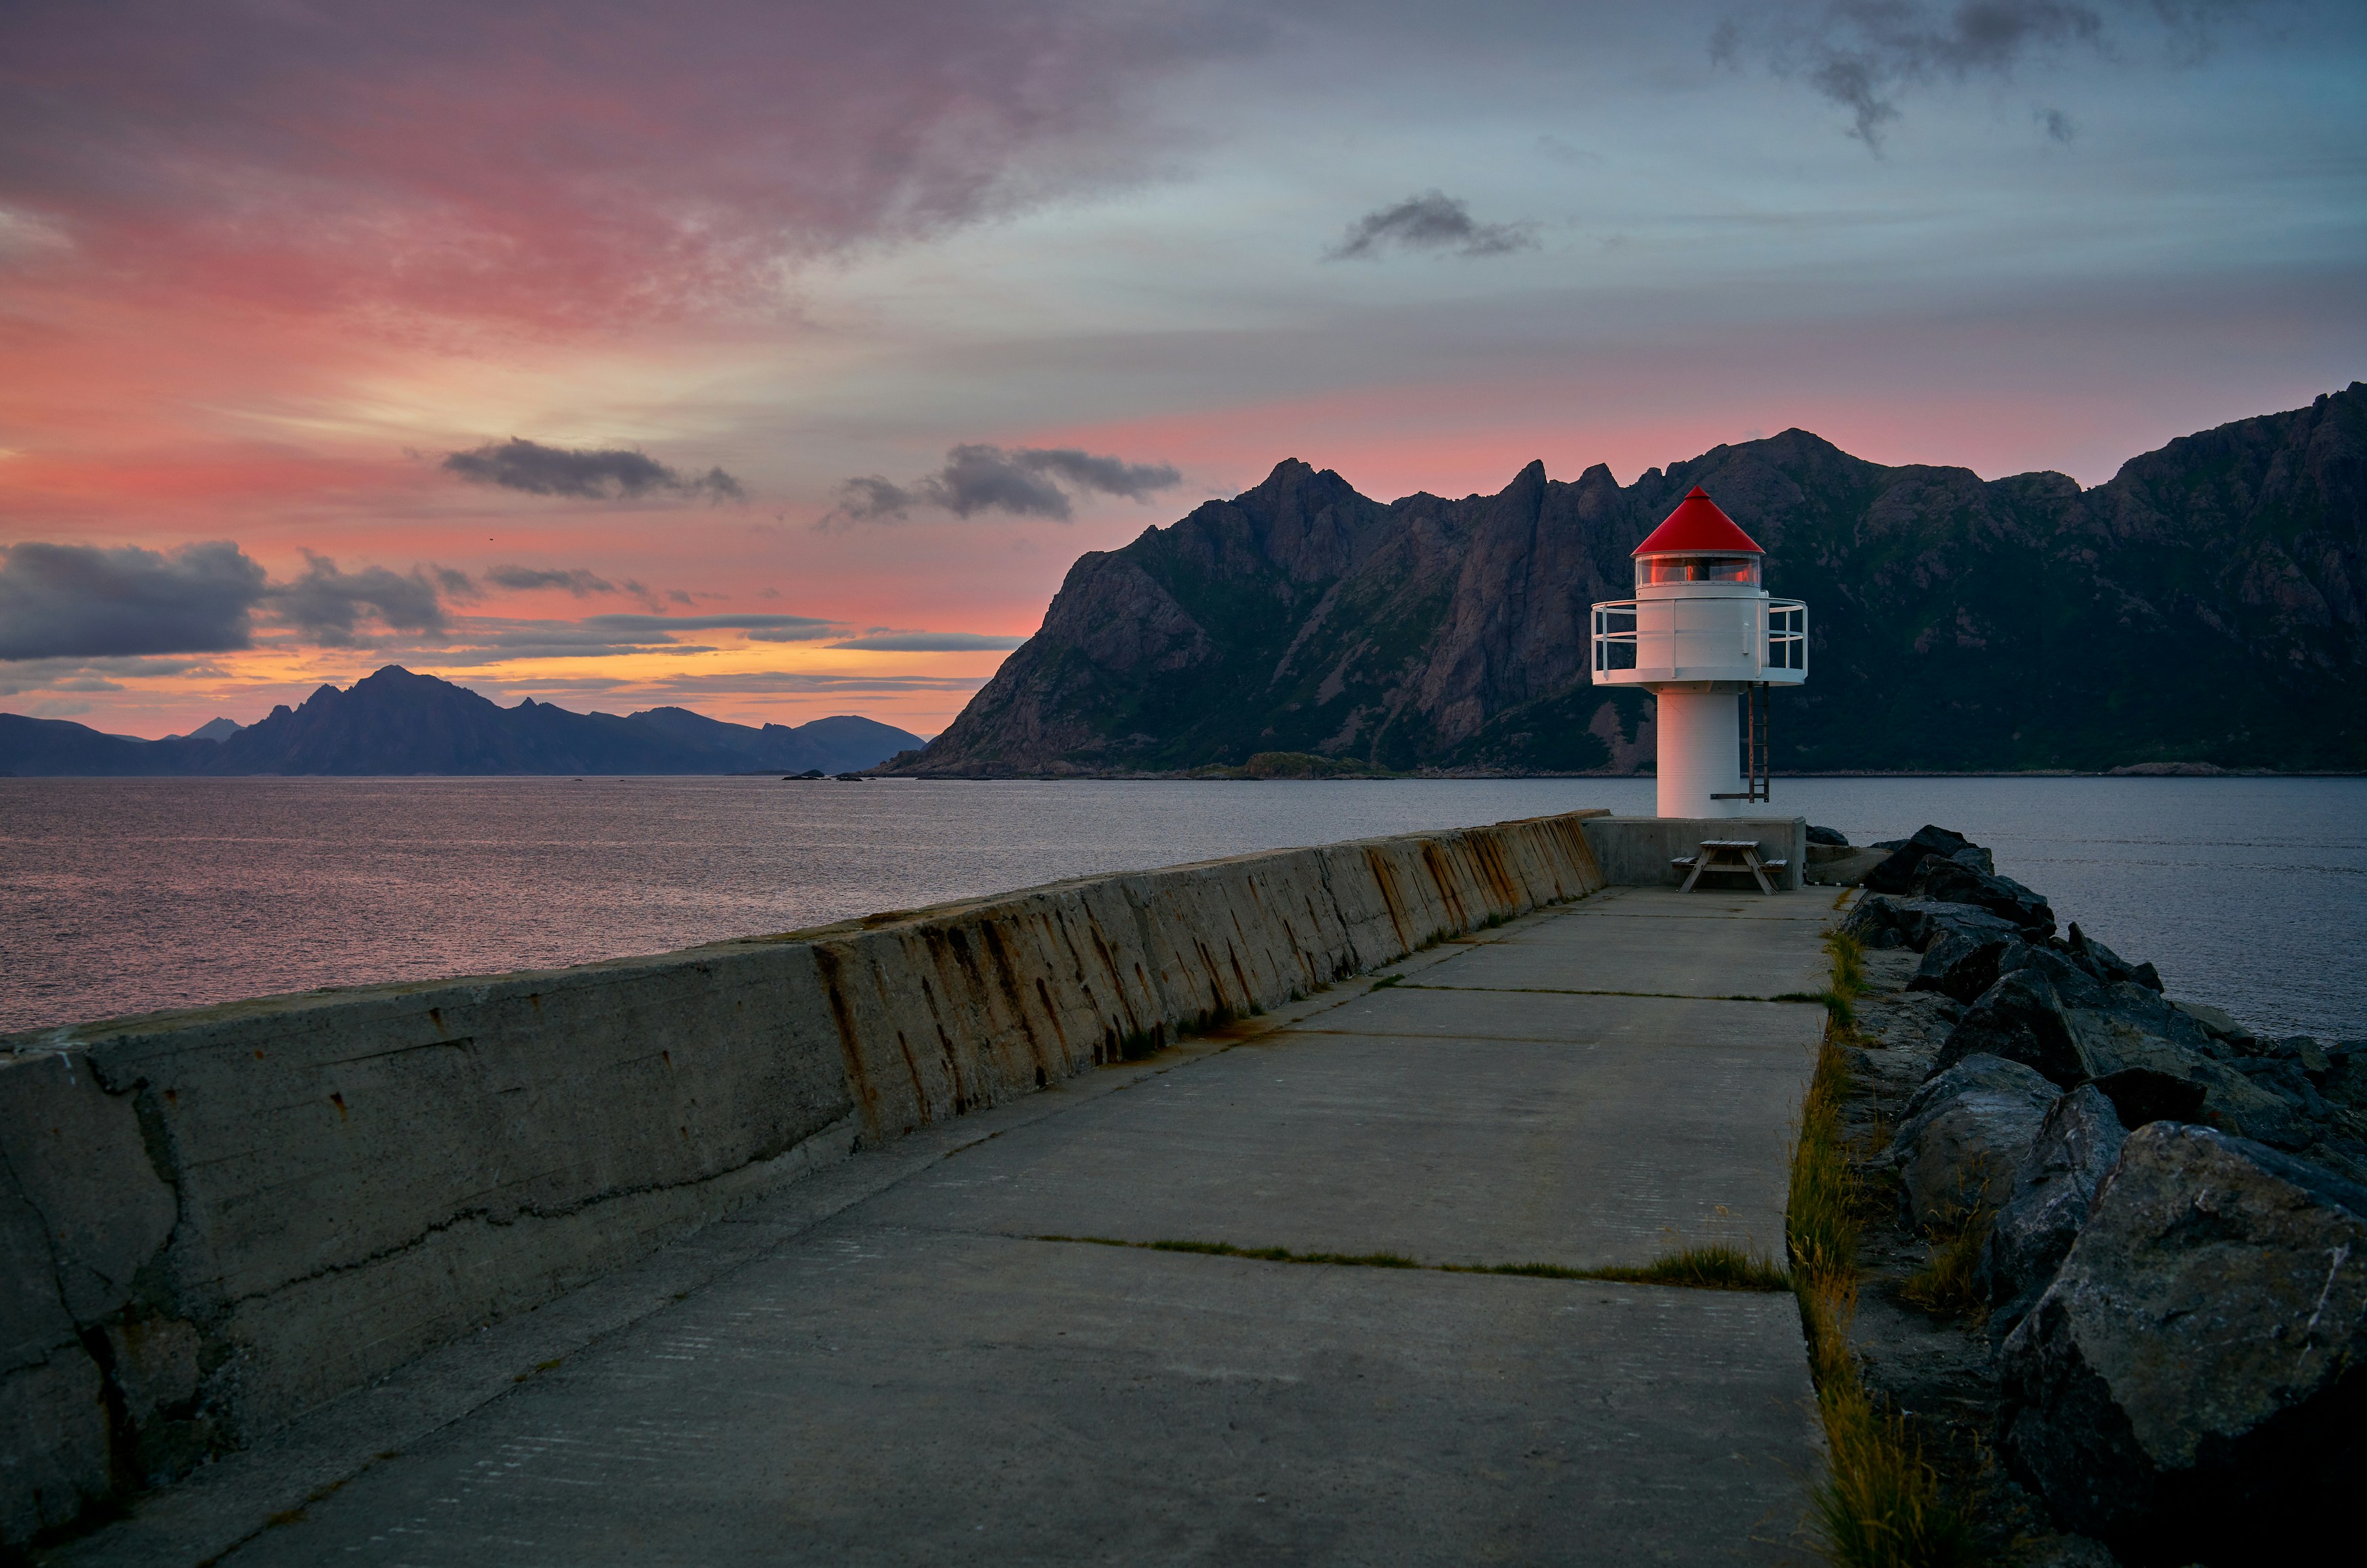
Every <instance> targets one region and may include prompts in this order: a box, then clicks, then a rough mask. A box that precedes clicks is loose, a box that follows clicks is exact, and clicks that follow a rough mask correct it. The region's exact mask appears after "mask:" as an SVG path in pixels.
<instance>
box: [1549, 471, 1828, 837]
mask: <svg viewBox="0 0 2367 1568" xmlns="http://www.w3.org/2000/svg"><path fill="white" fill-rule="evenodd" d="M1766 554H1767V552H1766V551H1764V550H1762V549H1761V548H1760V547H1759V546H1758V544H1757V543H1756V542H1754V541H1753V540H1752V539H1751V537H1750V535H1748V534H1746V533H1744V532H1743V531H1742V530H1741V529H1740V528H1738V527H1737V526H1735V523H1734V519H1733V518H1731V517H1728V516H1727V514H1726V513H1723V512H1720V511H1719V510H1718V509H1717V503H1716V502H1714V501H1712V500H1710V498H1709V496H1708V494H1707V493H1706V492H1705V491H1703V490H1702V488H1701V487H1700V486H1699V485H1695V486H1694V487H1693V492H1692V493H1691V494H1689V495H1687V496H1686V497H1685V499H1684V500H1683V501H1682V502H1679V503H1678V504H1677V509H1676V510H1675V511H1674V512H1671V513H1669V516H1668V520H1667V521H1666V522H1664V523H1662V524H1661V525H1659V527H1657V528H1655V529H1653V530H1652V532H1651V536H1649V537H1648V538H1647V539H1646V540H1645V541H1644V542H1643V543H1642V544H1640V545H1638V546H1637V547H1636V597H1634V598H1633V599H1616V600H1612V601H1610V602H1608V603H1605V604H1597V605H1595V606H1594V683H1595V684H1596V685H1598V686H1642V687H1644V688H1645V689H1646V690H1648V691H1649V692H1651V693H1652V694H1653V695H1654V696H1655V697H1657V698H1658V699H1659V726H1658V728H1659V749H1660V762H1659V772H1660V780H1659V782H1660V796H1659V814H1660V815H1661V816H1663V817H1739V816H1743V815H1746V814H1747V813H1748V812H1749V810H1750V806H1751V804H1752V803H1753V802H1757V801H1763V800H1765V799H1766V798H1767V706H1766V696H1767V688H1768V687H1769V686H1771V685H1785V686H1796V685H1798V684H1799V683H1800V682H1803V681H1806V679H1807V678H1808V607H1807V605H1806V604H1803V603H1801V602H1800V601H1799V600H1797V599H1771V598H1769V597H1768V596H1767V591H1766V589H1764V588H1762V587H1761V586H1760V581H1759V567H1760V562H1761V560H1762V559H1764V558H1765V557H1766ZM1738 698H1739V699H1744V701H1743V702H1742V703H1741V704H1739V705H1738V701H1737V699H1738ZM1746 726H1747V733H1746Z"/></svg>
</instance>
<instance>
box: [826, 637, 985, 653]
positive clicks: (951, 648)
mask: <svg viewBox="0 0 2367 1568" xmlns="http://www.w3.org/2000/svg"><path fill="white" fill-rule="evenodd" d="M1026 640H1027V639H1026V638H1025V637H988V636H986V635H984V634H982V633H980V632H884V633H878V634H875V635H871V636H866V637H848V638H847V639H846V640H845V641H844V642H834V643H832V644H831V645H830V646H831V647H832V648H859V649H867V650H869V651H871V652H873V653H978V652H986V651H999V650H1001V649H1011V648H1017V647H1018V646H1019V645H1020V644H1021V643H1023V642H1025V641H1026Z"/></svg>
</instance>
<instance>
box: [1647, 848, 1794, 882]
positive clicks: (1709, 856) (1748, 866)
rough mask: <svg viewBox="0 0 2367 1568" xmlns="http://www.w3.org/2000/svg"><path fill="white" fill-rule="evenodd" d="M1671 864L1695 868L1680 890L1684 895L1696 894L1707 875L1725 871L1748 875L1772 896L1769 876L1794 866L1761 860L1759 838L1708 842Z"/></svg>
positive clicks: (1686, 876)
mask: <svg viewBox="0 0 2367 1568" xmlns="http://www.w3.org/2000/svg"><path fill="white" fill-rule="evenodd" d="M1669 863H1670V865H1681V866H1689V867H1691V868H1692V869H1691V870H1689V871H1688V872H1687V873H1686V874H1685V885H1684V886H1682V887H1680V888H1678V889H1677V891H1678V892H1680V893H1690V892H1692V891H1693V884H1694V883H1696V882H1699V881H1700V880H1701V875H1702V873H1703V872H1705V871H1724V872H1748V873H1750V875H1751V876H1753V877H1754V878H1756V879H1757V880H1758V883H1759V891H1761V893H1768V894H1772V893H1773V892H1774V891H1775V885H1774V884H1773V883H1772V882H1770V881H1768V880H1767V874H1768V873H1769V872H1771V871H1781V870H1783V869H1784V867H1785V866H1786V865H1788V864H1790V862H1789V861H1784V860H1761V859H1760V858H1759V843H1758V840H1755V839H1704V840H1702V841H1701V847H1700V849H1698V850H1697V851H1695V852H1693V853H1692V854H1689V855H1679V856H1677V857H1676V858H1675V859H1674V860H1671V861H1670V862H1669Z"/></svg>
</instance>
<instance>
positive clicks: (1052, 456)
mask: <svg viewBox="0 0 2367 1568" xmlns="http://www.w3.org/2000/svg"><path fill="white" fill-rule="evenodd" d="M954 450H955V451H957V452H968V451H976V450H977V448H976V447H968V446H957V447H956V448H954ZM987 450H989V451H991V450H993V448H991V447H989V448H987ZM1010 457H1013V458H1014V460H1016V461H1017V462H1018V463H1019V465H1020V466H1021V467H1022V468H1027V469H1030V470H1032V471H1033V472H1036V473H1039V474H1049V475H1051V476H1052V477H1053V478H1055V479H1064V480H1066V481H1067V482H1068V483H1070V484H1072V485H1074V486H1076V487H1077V488H1078V489H1079V490H1089V491H1099V492H1100V493H1101V494H1103V495H1116V496H1123V497H1124V498H1125V499H1127V500H1128V501H1148V500H1150V497H1151V495H1152V494H1153V493H1154V492H1155V491H1162V490H1170V489H1172V488H1173V487H1174V486H1176V485H1179V484H1182V483H1183V475H1182V474H1180V473H1178V472H1176V471H1175V469H1174V468H1171V467H1170V466H1169V465H1167V464H1165V463H1128V462H1124V461H1122V460H1120V459H1118V458H1116V457H1094V456H1093V454H1092V453H1090V452H1080V451H1079V450H1077V449H1076V448H1075V447H1073V446H1023V447H1021V448H1019V449H1018V450H1017V451H1015V452H1013V453H1011V454H1010Z"/></svg>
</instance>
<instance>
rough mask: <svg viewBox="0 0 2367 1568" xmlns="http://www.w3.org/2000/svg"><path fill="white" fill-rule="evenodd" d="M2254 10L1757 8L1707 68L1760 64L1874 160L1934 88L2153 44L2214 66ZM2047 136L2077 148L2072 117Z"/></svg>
mask: <svg viewBox="0 0 2367 1568" xmlns="http://www.w3.org/2000/svg"><path fill="white" fill-rule="evenodd" d="M2255 9H2258V7H2257V6H2254V5H2251V4H2248V0H2098V3H2096V4H2092V5H2090V4H2081V3H2078V0H1954V3H1948V4H1938V3H1932V0H1824V3H1823V4H1820V5H1813V6H1797V5H1774V6H1760V7H1758V8H1756V9H1755V10H1752V11H1750V12H1749V13H1745V14H1742V15H1738V16H1734V17H1727V18H1726V19H1725V20H1723V21H1721V22H1720V23H1719V24H1718V26H1717V28H1716V31H1715V32H1714V33H1713V34H1712V35H1711V39H1710V58H1711V59H1712V60H1713V61H1715V62H1719V63H1722V64H1728V65H1741V64H1742V63H1744V62H1746V61H1750V62H1757V63H1759V64H1761V65H1762V66H1764V67H1765V68H1766V69H1767V70H1769V71H1771V72H1772V73H1774V74H1776V75H1778V76H1784V77H1790V78H1793V79H1795V80H1798V81H1801V82H1805V83H1806V84H1807V85H1808V87H1809V88H1810V90H1811V91H1813V92H1815V93H1816V94H1817V95H1818V96H1820V97H1823V98H1825V99H1827V100H1828V101H1829V102H1831V103H1832V104H1834V105H1836V106H1837V107H1840V108H1842V109H1845V110H1847V111H1848V112H1849V116H1850V134H1851V135H1852V136H1853V137H1855V138H1857V139H1858V140H1859V141H1863V142H1864V143H1865V144H1866V146H1867V147H1868V148H1869V149H1872V150H1874V151H1875V152H1879V151H1880V150H1881V148H1882V144H1883V140H1884V138H1885V137H1886V135H1887V134H1888V133H1889V131H1890V130H1891V128H1892V127H1893V126H1895V125H1896V124H1897V122H1898V120H1899V119H1900V118H1901V117H1902V115H1903V113H1904V111H1903V110H1902V109H1901V107H1900V103H1901V100H1902V99H1904V98H1905V96H1907V94H1908V92H1909V91H1911V90H1912V89H1915V88H1918V87H1922V86H1928V85H1931V84H1933V83H1935V82H1943V81H1946V82H1964V81H1967V80H1971V79H1973V78H1976V77H1988V78H1990V79H1992V80H1995V81H1999V82H2006V81H2011V80H2012V79H2013V77H2014V75H2015V73H2017V72H2019V71H2020V70H2022V68H2023V67H2024V66H2027V65H2031V64H2034V63H2038V62H2043V61H2045V60H2048V59H2052V58H2058V57H2062V56H2066V55H2072V54H2078V55H2084V56H2086V57H2088V58H2090V59H2092V60H2095V61H2097V62H2110V61H2112V60H2114V59H2116V58H2120V57H2122V56H2124V55H2125V54H2127V53H2129V52H2131V51H2130V49H2129V48H2128V47H2127V44H2126V42H2125V41H2124V40H2126V39H2132V38H2133V37H2135V36H2136V35H2149V38H2150V41H2152V42H2153V43H2154V44H2155V45H2156V46H2157V48H2158V50H2159V51H2160V52H2163V53H2165V54H2167V55H2168V56H2169V58H2170V59H2172V60H2175V61H2180V62H2187V63H2192V62H2197V61H2200V60H2202V59H2203V58H2205V57H2207V56H2208V55H2209V54H2210V53H2211V52H2212V51H2213V48H2214V44H2215V41H2216V33H2217V30H2218V29H2219V28H2221V27H2222V26H2224V25H2225V24H2226V23H2228V22H2229V21H2231V20H2234V19H2236V18H2237V17H2241V16H2243V15H2244V14H2245V13H2247V12H2248V11H2251V10H2255ZM2036 118H2037V120H2038V124H2039V128H2040V130H2043V131H2044V133H2045V134H2046V135H2047V136H2048V137H2049V138H2051V139H2052V140H2054V141H2058V142H2067V141H2070V140H2071V139H2072V136H2073V134H2074V130H2073V126H2072V122H2071V119H2070V117H2069V116H2067V114H2065V113H2064V112H2063V111H2062V110H2060V109H2056V108H2041V109H2040V110H2039V111H2038V112H2037V117H2036Z"/></svg>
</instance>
